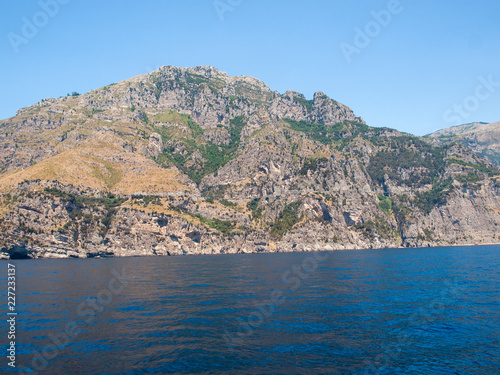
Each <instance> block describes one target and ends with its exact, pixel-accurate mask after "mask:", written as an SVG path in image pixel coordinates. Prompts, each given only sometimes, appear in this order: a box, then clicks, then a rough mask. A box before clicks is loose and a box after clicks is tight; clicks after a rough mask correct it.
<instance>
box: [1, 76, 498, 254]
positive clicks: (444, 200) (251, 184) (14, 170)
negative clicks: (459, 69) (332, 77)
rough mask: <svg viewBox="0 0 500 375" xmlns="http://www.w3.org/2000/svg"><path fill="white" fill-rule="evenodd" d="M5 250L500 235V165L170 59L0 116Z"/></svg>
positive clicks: (226, 246) (335, 244) (213, 248)
mask: <svg viewBox="0 0 500 375" xmlns="http://www.w3.org/2000/svg"><path fill="white" fill-rule="evenodd" d="M0 130H1V131H0V156H1V158H0V160H1V161H0V168H1V175H0V192H1V194H0V215H1V218H0V229H1V231H0V248H1V253H0V254H1V256H2V257H4V258H8V257H12V258H23V257H30V258H34V257H94V256H98V255H99V256H128V255H177V254H200V253H203V254H213V253H238V252H260V251H300V250H313V249H360V248H384V247H409V246H436V245H449V244H465V243H491V242H497V238H496V233H497V232H498V225H499V224H500V198H499V189H500V180H498V178H500V172H499V170H498V169H497V168H496V167H495V166H493V165H492V164H490V163H489V162H488V161H486V160H484V159H482V158H480V157H479V156H478V155H476V154H475V153H474V152H472V151H471V150H468V149H467V148H465V147H463V146H462V145H460V144H457V143H446V144H444V143H443V144H439V145H438V144H436V145H434V144H432V142H429V141H428V140H427V139H425V138H420V137H415V136H412V135H409V134H403V133H400V132H398V131H396V130H392V129H387V128H372V127H369V126H367V125H366V124H365V122H364V120H363V119H362V118H360V117H358V116H356V115H355V114H354V113H353V111H352V110H351V109H350V108H348V107H347V106H345V105H343V104H341V103H338V102H336V101H335V100H333V99H330V98H328V97H327V96H326V95H325V94H323V93H321V92H317V93H315V94H314V97H313V99H312V100H307V99H306V98H305V97H304V96H303V95H302V94H299V93H297V92H295V91H287V92H286V93H284V94H279V93H278V92H276V91H274V92H273V91H271V90H270V89H269V88H268V87H267V86H266V85H265V84H264V83H263V82H261V81H259V80H257V79H255V78H252V77H245V76H241V77H231V76H228V75H227V74H225V73H223V72H220V71H218V70H217V69H216V68H213V67H206V66H200V67H196V68H177V67H172V66H167V67H162V68H160V69H159V70H157V71H155V72H152V73H150V74H145V75H141V76H137V77H133V78H131V79H129V80H126V81H122V82H119V83H116V84H111V85H108V86H106V87H103V88H100V89H96V90H93V91H91V92H89V93H86V94H83V95H77V94H74V95H70V96H65V97H61V98H58V99H45V100H42V101H41V102H39V103H36V104H34V105H32V106H30V107H27V108H23V109H20V110H19V111H18V113H17V115H16V116H15V117H12V118H10V119H7V120H3V121H0Z"/></svg>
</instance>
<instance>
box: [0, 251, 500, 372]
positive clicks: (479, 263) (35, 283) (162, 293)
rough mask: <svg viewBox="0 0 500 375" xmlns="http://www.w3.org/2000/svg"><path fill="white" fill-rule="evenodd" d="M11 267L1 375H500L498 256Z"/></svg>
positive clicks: (302, 256)
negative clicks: (11, 297) (10, 317)
mask: <svg viewBox="0 0 500 375" xmlns="http://www.w3.org/2000/svg"><path fill="white" fill-rule="evenodd" d="M9 262H10V263H14V264H15V265H16V276H17V290H16V293H17V296H16V297H17V306H16V307H17V312H18V315H17V317H16V319H17V322H16V324H17V325H16V330H17V331H16V368H15V369H12V368H11V367H9V366H8V365H7V363H8V362H9V360H8V359H7V358H6V356H5V355H3V356H2V359H1V360H2V363H1V364H0V371H2V373H6V374H8V373H31V374H35V373H37V374H127V375H132V374H231V375H233V374H360V375H361V374H363V375H369V374H463V375H468V374H500V288H499V286H500V246H475V247H453V248H452V247H448V248H426V249H404V250H403V249H398V250H395V249H394V250H367V251H333V252H318V253H276V254H248V255H217V256H215V255H211V256H185V257H144V258H108V259H60V260H59V259H53V260H15V261H9ZM7 263H8V261H2V262H1V263H0V267H2V268H4V270H3V271H2V273H3V276H2V281H3V282H4V283H5V282H6V279H7ZM6 301H7V298H6V297H5V303H4V306H5V308H4V311H5V313H6V312H7V302H6ZM5 313H4V316H6V315H5ZM7 330H8V326H7V325H6V324H4V334H2V342H3V345H4V348H5V350H4V353H6V352H7V350H6V349H8V343H7V341H8V340H7V337H6V336H7Z"/></svg>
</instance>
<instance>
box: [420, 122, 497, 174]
mask: <svg viewBox="0 0 500 375" xmlns="http://www.w3.org/2000/svg"><path fill="white" fill-rule="evenodd" d="M426 137H429V138H432V139H433V142H434V144H446V143H450V142H458V143H460V144H462V145H463V146H465V147H467V148H469V149H471V150H473V151H474V152H476V153H478V154H479V155H481V156H482V157H484V158H487V159H488V160H490V161H491V162H492V163H494V164H496V165H497V166H500V121H497V122H493V123H485V122H473V123H469V124H463V125H457V126H453V127H451V128H446V129H441V130H438V131H436V132H433V133H431V134H428V135H426Z"/></svg>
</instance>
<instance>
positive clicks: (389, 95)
mask: <svg viewBox="0 0 500 375" xmlns="http://www.w3.org/2000/svg"><path fill="white" fill-rule="evenodd" d="M0 7H1V8H0V9H1V12H0V51H2V52H1V56H2V58H1V59H0V72H1V73H0V78H1V88H2V90H1V91H0V118H2V119H3V118H7V117H10V116H13V115H14V114H15V111H16V110H17V109H18V108H20V107H23V106H27V105H30V104H33V103H34V102H37V101H38V100H40V99H42V98H46V97H59V96H61V95H65V94H66V93H68V92H72V91H78V92H80V93H84V92H87V91H89V90H91V89H94V88H98V87H102V86H105V85H106V84H109V83H112V82H117V81H120V80H124V79H127V78H130V77H132V76H134V75H138V74H143V73H147V72H149V71H152V70H155V69H157V68H158V67H160V66H162V65H176V66H196V65H213V66H215V67H217V68H219V69H220V70H222V71H225V72H227V73H228V74H230V75H250V76H254V77H256V78H259V79H261V80H262V81H264V82H265V83H266V84H267V85H269V87H270V88H271V89H272V90H277V91H279V92H280V93H283V92H285V91H286V90H296V91H299V92H302V93H303V94H304V95H306V97H307V98H308V99H310V98H312V95H313V93H314V92H315V91H323V92H325V93H326V94H327V95H329V96H330V97H332V98H334V99H335V100H337V101H340V102H342V103H344V104H346V105H348V106H349V107H351V108H352V109H353V110H354V111H355V113H356V114H357V115H359V116H362V117H363V118H364V119H365V120H366V122H367V123H368V124H369V125H372V126H388V127H392V128H396V129H399V130H402V131H406V132H409V133H413V134H417V135H423V134H427V133H429V132H431V131H434V130H437V129H440V128H444V127H448V126H451V125H456V124H458V123H467V122H472V121H484V122H494V121H499V120H500V111H499V108H500V106H499V103H500V22H498V15H499V14H500V2H499V1H497V0H491V1H487V0H484V1H475V2H474V1H462V0H458V1H435V0H433V1H431V0H399V1H398V0H390V1H389V0H385V1H378V0H372V1H347V0H345V1H344V0H342V1H340V0H336V1H335V0H331V1H326V0H325V1H319V0H318V1H309V2H306V1H298V0H287V1H284V0H283V1H272V0H170V1H168V0H149V1H131V0H120V1H116V0H108V1H102V0H101V1H96V0H86V1H83V0H41V1H28V0H26V1H22V2H21V1H3V2H2V5H0ZM26 25H28V26H26ZM30 26H32V27H31V29H30Z"/></svg>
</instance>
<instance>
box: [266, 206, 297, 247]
mask: <svg viewBox="0 0 500 375" xmlns="http://www.w3.org/2000/svg"><path fill="white" fill-rule="evenodd" d="M300 204H301V202H300V201H297V202H292V203H289V204H287V205H285V207H284V208H283V211H282V212H281V213H280V214H279V216H278V218H276V220H275V221H274V222H273V223H272V224H271V226H270V233H271V236H272V237H275V238H281V237H282V236H283V234H285V233H286V232H288V231H289V230H290V229H292V227H293V226H294V225H295V224H297V223H298V222H299V221H300V218H299V216H298V213H299V206H300Z"/></svg>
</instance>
